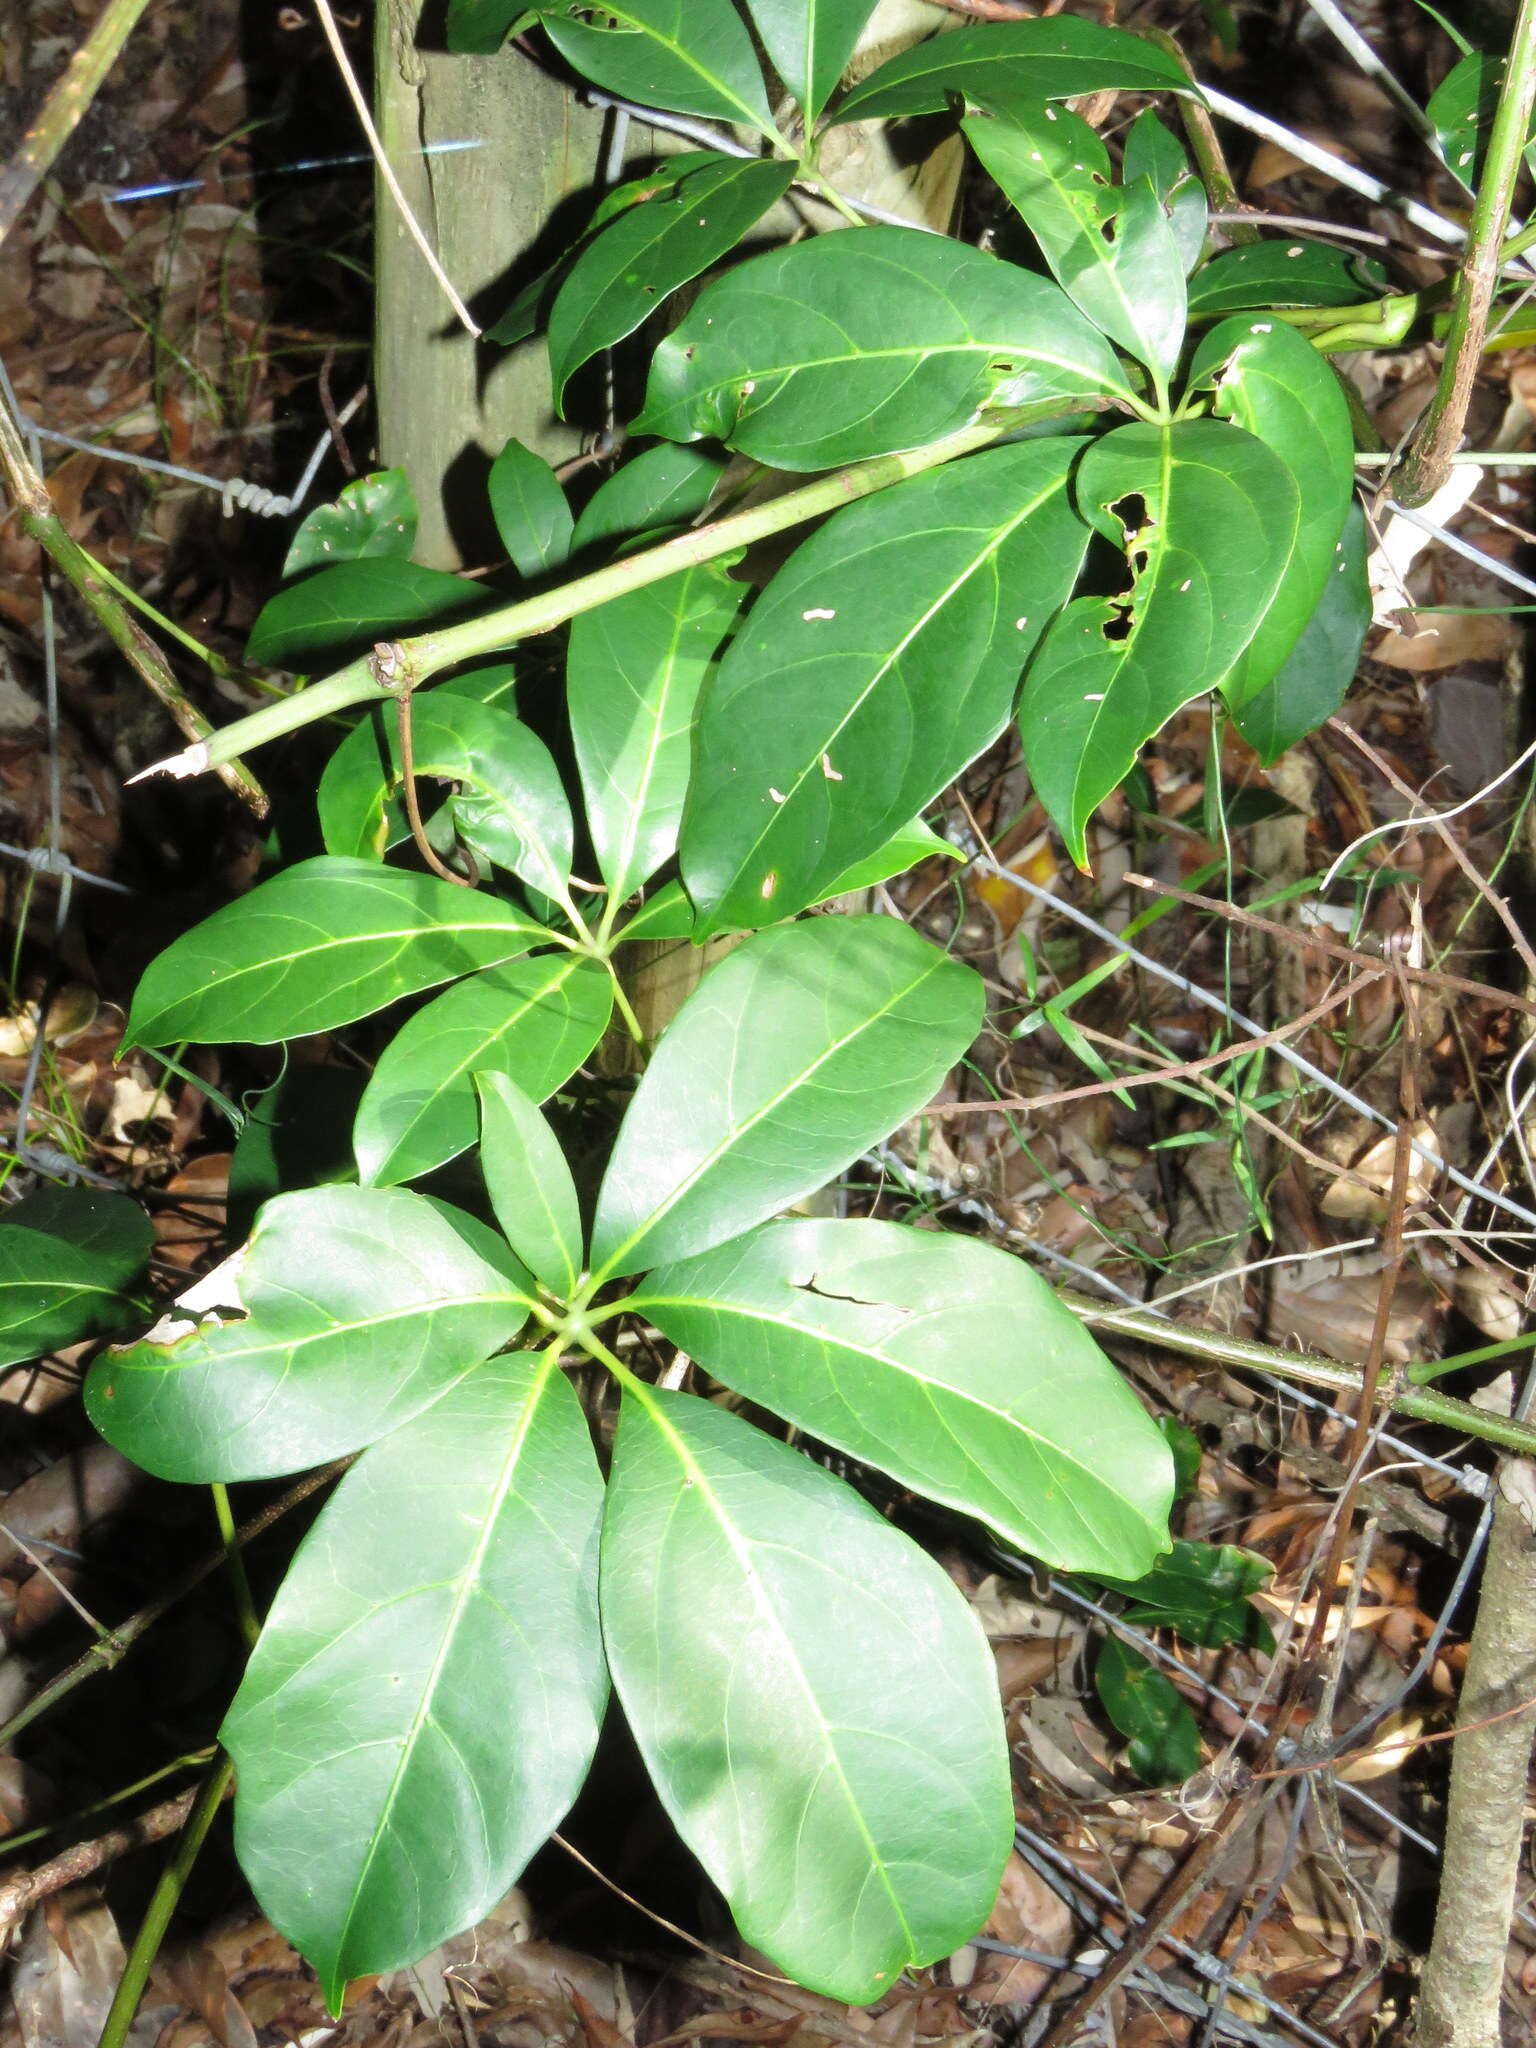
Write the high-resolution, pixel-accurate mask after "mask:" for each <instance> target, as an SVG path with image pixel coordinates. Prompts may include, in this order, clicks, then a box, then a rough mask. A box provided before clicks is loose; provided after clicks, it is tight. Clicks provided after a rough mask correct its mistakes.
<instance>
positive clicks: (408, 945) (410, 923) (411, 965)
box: [123, 856, 547, 1049]
mask: <svg viewBox="0 0 1536 2048" xmlns="http://www.w3.org/2000/svg"><path fill="white" fill-rule="evenodd" d="M546 937H547V934H546V933H545V931H544V929H543V927H542V926H541V925H537V924H535V923H534V922H533V920H532V919H531V918H530V917H528V916H527V915H526V914H525V913H524V912H522V911H519V910H517V909H515V908H514V907H513V906H512V905H511V904H508V903H501V902H498V901H497V900H496V898H495V897H492V896H485V895H481V894H479V893H477V892H476V891H475V890H472V889H457V888H455V887H454V886H453V884H452V883H451V882H440V881H439V880H438V879H437V877H436V876H435V875H411V874H403V873H401V872H400V871H399V870H397V869H394V868H381V867H377V866H376V865H375V864H374V863H373V862H372V861H367V860H343V859H336V858H333V857H331V856H322V857H321V858H320V859H318V860H307V861H301V862H300V863H299V864H298V866H297V867H292V868H288V869H286V870H285V871H284V872H283V873H282V874H280V875H277V876H275V877H274V878H273V879H272V880H271V881H270V882H263V883H262V884H261V885H260V886H259V887H258V888H255V889H253V890H252V891H251V892H250V894H249V895H248V896H241V897H239V898H238V899H237V900H236V901H235V902H234V903H230V904H227V905H226V906H225V907H224V909H222V910H216V911H215V912H214V914H213V916H212V917H209V918H205V919H204V921H203V922H202V923H201V924H200V925H197V926H195V927H194V928H193V930H191V931H190V932H188V933H187V934H186V936H185V937H184V938H180V939H177V940H176V941H175V942H174V943H173V944H172V945H170V946H168V947H167V948H166V949H165V951H164V952H163V953H161V954H160V955H159V956H158V958H156V959H155V960H153V961H151V963H150V965H149V967H148V968H147V969H146V971H145V974H144V978H143V979H142V980H141V981H140V983H139V986H138V988H137V990H136V991H135V993H134V998H133V1008H132V1009H131V1011H130V1012H129V1016H128V1025H127V1029H126V1031H125V1033H124V1039H123V1043H124V1047H125V1049H126V1047H128V1046H130V1045H174V1044H176V1043H177V1042H178V1041H179V1040H182V1039H190V1040H192V1041H194V1042H196V1043H198V1044H202V1045H219V1044H226V1043H229V1042H231V1041H244V1042H247V1043H249V1044H253V1045H273V1044H275V1043H276V1042H277V1041H278V1040H279V1039H280V1038H301V1037H303V1036H304V1035H305V1034H306V1033H307V1032H311V1031H333V1030H335V1028H336V1027H337V1026H338V1025H340V1024H350V1023H353V1022H354V1021H355V1020H356V1019H357V1018H359V1017H366V1016H368V1015H369V1013H370V1012H371V1011H374V1010H381V1009H382V1008H383V1007H384V1005H385V1004H386V1003H392V1002H394V1001H395V1000H396V999H397V998H398V997H400V996H408V995H414V994H415V992H416V991H417V990H418V989H424V988H432V987H434V986H435V985H436V984H437V983H438V982H442V981H455V980H457V978H458V977H459V976H460V975H461V974H472V973H474V971H475V969H476V968H479V967H494V966H495V965H496V964H497V963H498V962H499V961H502V960H511V959H514V958H515V957H516V956H517V955H518V954H519V953H526V952H527V951H528V949H529V947H530V946H533V945H537V944H538V943H539V941H540V940H542V939H544V938H546Z"/></svg>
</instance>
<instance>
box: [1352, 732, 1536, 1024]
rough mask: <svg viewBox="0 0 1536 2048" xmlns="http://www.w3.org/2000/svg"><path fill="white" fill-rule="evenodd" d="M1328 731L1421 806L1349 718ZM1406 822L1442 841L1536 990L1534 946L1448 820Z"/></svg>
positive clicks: (1430, 817)
mask: <svg viewBox="0 0 1536 2048" xmlns="http://www.w3.org/2000/svg"><path fill="white" fill-rule="evenodd" d="M1328 730H1329V731H1330V732H1335V733H1338V734H1339V735H1340V737H1341V738H1343V739H1347V740H1348V741H1349V742H1350V743H1351V745H1352V746H1355V747H1357V748H1358V749H1359V751H1360V752H1361V753H1362V754H1364V756H1365V758H1366V759H1367V761H1369V762H1370V764H1371V766H1372V767H1373V768H1374V769H1375V770H1376V773H1377V774H1378V775H1380V776H1381V777H1382V779H1383V780H1384V781H1386V782H1389V783H1390V784H1391V785H1392V787H1393V788H1394V789H1395V790H1396V791H1397V793H1398V795H1399V796H1405V797H1407V799H1408V801H1409V802H1410V803H1412V804H1418V803H1422V802H1423V798H1422V797H1421V796H1420V795H1419V793H1418V791H1417V790H1415V789H1413V788H1411V787H1410V786H1409V784H1408V783H1406V782H1404V780H1403V778H1402V776H1401V775H1399V774H1398V772H1397V770H1396V769H1395V768H1394V767H1393V766H1392V764H1391V762H1390V761H1388V760H1386V759H1384V758H1383V756H1382V755H1380V754H1378V753H1377V751H1376V749H1375V748H1374V747H1373V746H1372V745H1371V743H1370V741H1369V740H1368V739H1366V738H1365V737H1364V736H1363V735H1362V734H1360V733H1358V732H1356V731H1355V729H1354V727H1353V726H1352V725H1351V724H1350V723H1349V722H1348V720H1347V719H1343V718H1330V719H1329V721H1328ZM1403 823H1404V824H1405V825H1427V826H1428V827H1429V829H1430V830H1431V831H1432V832H1433V833H1434V834H1435V835H1436V836H1437V837H1438V838H1439V839H1440V841H1441V842H1442V844H1443V845H1444V847H1445V850H1446V852H1447V853H1449V855H1450V856H1451V858H1452V860H1453V861H1455V863H1456V865H1457V867H1459V868H1460V869H1461V872H1462V873H1463V874H1464V875H1465V876H1466V878H1467V880H1468V881H1469V882H1470V883H1471V884H1472V887H1473V888H1474V889H1475V890H1476V891H1477V893H1478V895H1479V896H1480V897H1481V898H1482V899H1483V901H1484V902H1485V903H1486V904H1487V905H1488V907H1489V909H1490V910H1491V911H1492V912H1493V913H1494V915H1495V916H1496V917H1497V918H1498V920H1499V922H1500V924H1502V925H1503V927H1504V929H1505V931H1506V932H1508V934H1509V938H1510V944H1511V945H1512V946H1513V947H1514V949H1515V951H1516V952H1517V953H1518V954H1519V955H1520V959H1521V961H1522V963H1523V965H1524V967H1525V971H1526V975H1527V978H1528V985H1529V986H1530V987H1532V988H1536V947H1533V946H1532V945H1531V942H1530V940H1529V939H1528V938H1527V937H1526V936H1525V933H1524V932H1523V931H1522V930H1521V928H1520V922H1519V920H1518V918H1516V916H1515V914H1514V912H1513V911H1512V910H1511V909H1510V907H1509V905H1508V904H1507V903H1506V902H1505V901H1504V898H1503V897H1502V896H1498V895H1495V893H1494V890H1493V887H1492V885H1491V883H1490V882H1489V880H1488V878H1487V876H1486V875H1484V874H1482V873H1480V872H1479V870H1478V866H1477V863H1476V862H1475V861H1474V860H1473V859H1472V858H1471V857H1470V856H1469V854H1468V853H1467V849H1466V848H1465V847H1464V846H1463V845H1462V843H1461V841H1460V840H1459V839H1458V838H1457V837H1456V834H1455V833H1454V832H1453V831H1452V830H1451V828H1450V826H1449V824H1448V823H1447V822H1446V820H1445V819H1444V818H1442V817H1440V816H1439V815H1438V813H1436V812H1434V811H1429V812H1427V813H1425V814H1424V815H1423V816H1421V817H1417V818H1405V819H1404V820H1403Z"/></svg>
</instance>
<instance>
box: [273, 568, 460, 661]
mask: <svg viewBox="0 0 1536 2048" xmlns="http://www.w3.org/2000/svg"><path fill="white" fill-rule="evenodd" d="M485 602H486V594H485V592H484V591H483V590H482V589H481V588H480V587H479V585H478V584H475V583H466V582H465V580H464V578H463V577H462V576H448V575H445V574H444V573H443V571H442V570H441V569H422V568H419V567H418V566H417V564H416V563H415V562H402V561H399V560H397V559H395V558H393V557H391V558H390V559H389V560H387V561H385V560H381V559H380V558H379V557H377V556H369V557H366V558H365V559H364V560H362V561H357V562H338V563H337V565H336V567H335V568H334V569H320V570H318V571H317V572H316V573H315V574H314V575H313V576H306V577H305V578H304V581H303V582H302V583H290V584H289V585H287V587H286V588H285V589H282V590H280V591H279V592H278V593H277V595H276V596H275V597H272V598H269V599H268V600H267V602H266V603H265V604H264V605H263V606H262V608H261V610H260V612H259V613H258V614H257V618H256V623H255V625H254V626H252V628H251V637H250V639H249V640H248V641H247V642H246V647H245V651H246V654H247V655H248V656H249V658H250V659H251V660H252V661H256V662H262V663H264V664H266V665H267V666H269V667H289V666H291V665H292V663H293V661H294V659H295V657H296V656H298V655H301V654H302V655H314V654H330V653H333V652H334V651H335V650H336V649H337V648H340V647H352V646H356V645H358V643H359V642H362V641H368V640H383V639H387V638H388V637H389V636H390V635H392V634H394V633H396V632H398V631H399V630H400V628H401V627H402V626H426V625H428V624H434V623H436V622H437V621H439V620H441V619H445V618H447V617H448V616H449V615H450V614H451V613H453V612H468V611H478V610H483V609H484V607H485Z"/></svg>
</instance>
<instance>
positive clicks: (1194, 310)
mask: <svg viewBox="0 0 1536 2048" xmlns="http://www.w3.org/2000/svg"><path fill="white" fill-rule="evenodd" d="M1386 288H1387V273H1386V271H1385V270H1384V269H1383V268H1382V266H1381V265H1380V264H1379V263H1377V262H1374V261H1373V260H1372V259H1371V258H1370V257H1368V256H1356V255H1353V254H1351V253H1350V251H1349V250H1347V249H1330V248H1329V247H1327V245H1326V244H1324V243H1322V242H1308V241H1305V240H1303V239H1302V238H1300V237H1297V238H1296V239H1294V240H1290V241H1284V242H1255V243H1254V244H1253V246H1252V247H1251V248H1248V249H1224V250H1223V251H1222V252H1221V254H1220V255H1219V256H1213V257H1212V258H1211V260H1210V262H1209V263H1203V264H1202V265H1201V266H1200V268H1199V269H1198V270H1197V271H1196V272H1195V274H1194V276H1193V277H1192V278H1191V279H1190V280H1189V316H1190V318H1191V319H1192V320H1193V319H1196V318H1199V319H1201V320H1209V319H1212V318H1214V317H1215V316H1216V315H1217V314H1220V313H1245V312H1248V311H1249V310H1253V311H1258V312H1262V311H1264V310H1266V309H1267V308H1269V307H1271V306H1357V305H1360V304H1361V303H1362V302H1363V301H1365V300H1366V299H1373V298H1375V297H1376V296H1377V295H1378V294H1379V293H1381V292H1384V291H1385V290H1386Z"/></svg>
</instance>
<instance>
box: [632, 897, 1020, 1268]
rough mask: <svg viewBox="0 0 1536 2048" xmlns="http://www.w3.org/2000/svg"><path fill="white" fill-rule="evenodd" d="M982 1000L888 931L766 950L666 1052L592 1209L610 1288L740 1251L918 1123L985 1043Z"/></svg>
mask: <svg viewBox="0 0 1536 2048" xmlns="http://www.w3.org/2000/svg"><path fill="white" fill-rule="evenodd" d="M981 994H982V989H981V983H980V981H979V980H978V979H977V978H976V976H975V975H974V974H972V973H971V972H970V970H969V969H968V968H965V967H962V966H960V965H959V964H958V962H956V961H953V960H951V959H949V958H948V957H947V956H946V955H945V954H943V953H941V952H939V951H938V949H937V948H936V947H933V946H930V945H929V944H928V942H927V940H926V939H920V938H919V937H918V936H917V934H916V933H915V932H913V931H911V930H909V929H908V928H907V926H905V925H903V924H900V923H898V922H897V920H896V919H894V918H887V917H839V918H819V919H816V920H814V921H813V922H812V923H810V924H792V925H781V926H779V927H778V928H777V929H776V930H774V931H769V932H759V933H758V934H757V935H756V936H755V937H754V938H751V939H749V940H747V942H746V943H745V944H744V945H742V946H739V947H737V948H736V950H735V951H734V952H732V953H730V954H728V955H727V956H726V958H725V959H723V960H721V961H720V962H718V963H717V964H716V966H714V967H713V968H711V970H710V972H709V973H708V974H707V975H706V976H705V978H704V980H703V982H702V983H701V984H700V986H699V987H698V988H697V989H696V990H695V991H694V993H693V994H692V995H691V996H690V997H689V998H688V1000H687V1002H686V1003H685V1004H684V1005H683V1007H682V1009H681V1010H680V1011H679V1012H678V1015H677V1018H676V1020H675V1021H674V1023H673V1024H672V1026H671V1027H670V1029H669V1030H668V1031H667V1033H666V1036H665V1037H664V1038H663V1039H662V1041H661V1043H660V1045H659V1046H658V1047H657V1049H656V1053H655V1056H654V1057H653V1058H652V1060H651V1063H650V1065H649V1066H648V1067H647V1068H646V1071H645V1075H644V1077H643V1079H642V1080H641V1082H640V1086H639V1088H638V1089H637V1090H636V1093H635V1096H634V1100H633V1101H632V1102H631V1104H630V1106H629V1110H628V1112H627V1114H626V1116H625V1118H624V1122H623V1124H622V1125H621V1127H620V1130H619V1135H618V1140H617V1142H616V1144H615V1146H614V1149H613V1153H612V1156H611V1158H610V1159H609V1162H608V1171H607V1174H606V1175H605V1177H604V1180H603V1185H602V1189H601V1192H600V1193H599V1195H598V1201H597V1217H596V1220H595V1222H594V1224H593V1227H592V1262H593V1265H594V1267H599V1268H601V1269H602V1270H603V1272H604V1273H605V1274H606V1275H608V1276H609V1277H613V1276H616V1275H618V1274H621V1273H634V1272H638V1271H639V1270H640V1269H641V1268H642V1267H643V1266H649V1265H654V1264H656V1263H657V1262H658V1261H659V1260H662V1259H675V1258H684V1257H687V1256H690V1255H691V1254H693V1253H695V1252H701V1251H707V1250H708V1249H709V1247H710V1246H711V1245H716V1244H720V1243H723V1242H724V1240H725V1239H726V1238H728V1237H736V1236H738V1235H739V1234H740V1233H741V1232H742V1231H744V1230H748V1229H750V1228H751V1226H752V1225H753V1224H754V1223H760V1222H762V1221H763V1220H764V1219H765V1218H766V1217H768V1216H771V1215H773V1214H774V1213H775V1211H776V1210H779V1209H782V1208H784V1207H786V1206H787V1205H788V1204H789V1203H790V1202H796V1201H799V1200H800V1198H801V1197H802V1196H804V1195H807V1194H809V1193H811V1191H812V1190H813V1189H814V1188H817V1187H820V1186H822V1185H824V1184H825V1182H826V1181H827V1180H828V1179H830V1178H831V1176H832V1175H833V1174H835V1173H837V1172H840V1171H841V1169H842V1168H843V1167H845V1166H846V1165H848V1163H849V1162H850V1161H851V1160H853V1159H856V1158H857V1157H858V1156H859V1154H860V1153H861V1152H862V1151H864V1150H865V1148H866V1147H867V1146H869V1145H871V1144H873V1143H874V1142H875V1140H876V1139H877V1138H879V1137H882V1136H884V1134H885V1133H886V1132H887V1131H889V1130H891V1129H892V1128H893V1127H894V1126H895V1125H896V1124H898V1123H900V1122H901V1121H902V1119H903V1118H904V1117H907V1116H910V1115H912V1113H913V1112H914V1111H915V1110H917V1109H919V1108H921V1107H922V1105H923V1104H924V1103H925V1102H926V1101H927V1100H928V1098H929V1097H930V1095H931V1094H932V1092H933V1090H934V1089H935V1088H936V1087H937V1085H938V1083H939V1081H940V1080H941V1079H942V1077H943V1076H944V1074H945V1073H947V1072H948V1070H949V1068H950V1067H951V1066H953V1064H954V1063H955V1061H956V1060H957V1059H958V1058H959V1057H960V1055H961V1054H962V1053H963V1052H964V1051H965V1049H966V1047H967V1046H968V1045H969V1044H970V1043H971V1040H972V1039H973V1038H974V1037H975V1035H976V1032H977V1029H978V1028H979V1026H980V1021H981Z"/></svg>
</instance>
